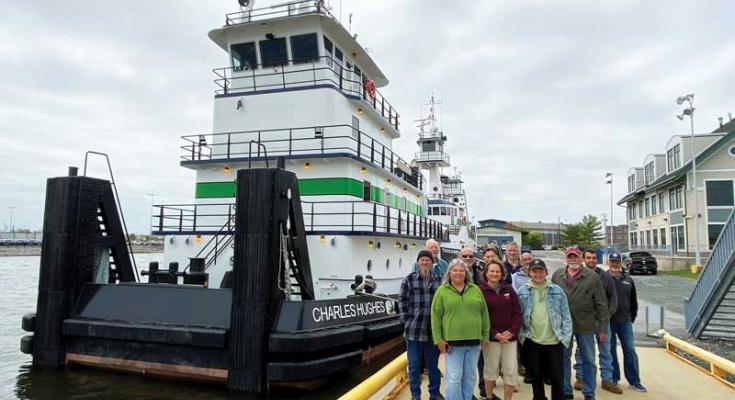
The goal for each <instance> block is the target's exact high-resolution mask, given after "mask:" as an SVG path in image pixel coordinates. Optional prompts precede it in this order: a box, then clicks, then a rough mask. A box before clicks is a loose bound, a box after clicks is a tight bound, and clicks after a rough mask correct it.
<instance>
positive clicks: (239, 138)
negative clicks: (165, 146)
mask: <svg viewBox="0 0 735 400" xmlns="http://www.w3.org/2000/svg"><path fill="white" fill-rule="evenodd" d="M335 131H336V133H337V134H335ZM279 136H280V137H282V138H279ZM182 139H183V140H184V141H185V142H186V143H185V144H184V145H182V146H180V148H181V149H182V150H183V151H184V154H183V155H181V159H182V160H184V161H203V160H204V161H206V160H223V161H224V160H230V159H233V158H241V157H247V158H248V160H250V159H251V157H252V155H253V152H252V147H250V146H249V144H250V143H251V142H255V143H256V144H259V145H260V144H262V145H263V146H262V148H263V149H266V152H267V153H270V154H271V156H272V157H276V156H293V155H304V154H319V155H324V154H330V153H339V152H347V153H349V154H353V155H355V156H357V157H358V158H359V159H361V160H363V161H364V162H366V163H370V164H372V165H373V166H375V167H377V168H381V169H383V170H385V171H387V172H390V173H392V174H395V175H397V176H399V177H400V178H402V179H403V180H405V181H406V183H408V184H410V185H412V186H414V187H417V188H419V189H421V188H423V177H422V175H421V173H420V171H419V169H418V168H416V167H411V166H410V164H409V163H408V162H406V160H404V159H403V158H401V157H400V156H398V155H396V154H395V153H394V152H393V151H392V150H391V149H389V148H388V147H387V146H385V145H384V144H382V143H381V142H380V141H378V140H376V139H375V138H373V137H372V136H370V135H368V134H367V133H365V132H362V131H360V130H358V129H355V128H353V127H352V126H351V125H344V124H340V125H325V126H311V127H298V128H283V129H263V130H251V131H235V132H222V133H213V134H199V135H187V136H182ZM260 149H261V147H258V153H257V157H260V156H261V154H260ZM266 160H267V157H266ZM406 169H408V170H410V173H409V171H406Z"/></svg>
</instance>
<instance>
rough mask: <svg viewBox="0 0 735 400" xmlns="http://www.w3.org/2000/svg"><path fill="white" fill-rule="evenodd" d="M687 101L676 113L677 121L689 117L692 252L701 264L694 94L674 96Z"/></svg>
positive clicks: (681, 101)
mask: <svg viewBox="0 0 735 400" xmlns="http://www.w3.org/2000/svg"><path fill="white" fill-rule="evenodd" d="M684 103H689V107H688V108H685V109H684V110H682V112H681V115H677V116H676V117H677V118H679V121H684V116H688V117H689V122H690V126H691V135H690V139H689V141H690V146H689V148H690V152H691V155H690V157H691V158H692V196H693V197H694V253H695V260H696V261H695V263H696V264H697V265H702V257H701V254H700V253H699V196H698V194H697V157H696V156H697V155H696V153H695V148H694V110H695V108H694V94H693V93H692V94H688V95H686V96H679V97H677V98H676V104H678V105H682V104H684Z"/></svg>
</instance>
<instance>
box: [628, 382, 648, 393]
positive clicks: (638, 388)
mask: <svg viewBox="0 0 735 400" xmlns="http://www.w3.org/2000/svg"><path fill="white" fill-rule="evenodd" d="M630 387H632V388H633V389H635V390H636V391H638V392H641V393H646V392H647V391H648V389H646V387H645V386H643V385H641V384H640V383H636V384H635V385H630Z"/></svg>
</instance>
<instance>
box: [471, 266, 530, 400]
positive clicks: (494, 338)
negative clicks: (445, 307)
mask: <svg viewBox="0 0 735 400" xmlns="http://www.w3.org/2000/svg"><path fill="white" fill-rule="evenodd" d="M480 289H481V290H482V294H483V295H484V296H485V301H486V302H487V311H488V313H489V314H490V347H489V349H488V351H486V352H484V353H483V357H484V361H485V370H484V371H483V377H484V378H485V391H486V392H487V394H488V397H490V396H492V393H493V389H494V388H495V380H496V379H497V378H498V375H499V372H500V368H501V365H502V370H503V384H504V386H505V388H504V392H505V397H504V399H505V400H510V399H511V398H512V397H513V391H514V389H515V387H516V385H517V384H518V356H517V348H518V346H517V343H516V341H517V340H518V332H519V331H520V329H521V322H522V319H523V312H522V311H521V303H520V302H519V301H518V295H516V292H515V290H513V286H512V285H509V284H508V283H506V282H505V268H504V267H503V264H502V263H500V262H499V261H491V262H490V263H489V264H488V265H487V266H486V269H485V282H483V283H481V284H480Z"/></svg>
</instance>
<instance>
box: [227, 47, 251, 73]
mask: <svg viewBox="0 0 735 400" xmlns="http://www.w3.org/2000/svg"><path fill="white" fill-rule="evenodd" d="M230 56H231V57H232V69H234V70H235V71H247V70H251V69H257V68H258V59H257V57H256V55H255V43H254V42H248V43H237V44H233V45H232V46H230Z"/></svg>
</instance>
